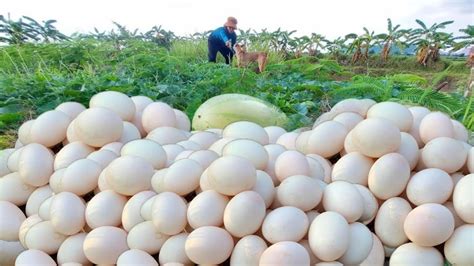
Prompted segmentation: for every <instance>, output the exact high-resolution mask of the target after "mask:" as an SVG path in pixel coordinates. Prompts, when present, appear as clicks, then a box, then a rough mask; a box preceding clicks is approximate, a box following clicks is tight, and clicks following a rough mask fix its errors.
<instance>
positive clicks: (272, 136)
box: [264, 126, 286, 144]
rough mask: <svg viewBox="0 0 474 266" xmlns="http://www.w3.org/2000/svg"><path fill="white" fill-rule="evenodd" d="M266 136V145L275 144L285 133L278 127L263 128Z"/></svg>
mask: <svg viewBox="0 0 474 266" xmlns="http://www.w3.org/2000/svg"><path fill="white" fill-rule="evenodd" d="M264 129H265V131H266V132H267V134H268V143H269V144H275V143H276V142H277V140H278V138H279V137H280V136H281V135H283V134H285V133H286V130H285V129H284V128H282V127H278V126H268V127H265V128H264Z"/></svg>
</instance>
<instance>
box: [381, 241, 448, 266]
mask: <svg viewBox="0 0 474 266" xmlns="http://www.w3.org/2000/svg"><path fill="white" fill-rule="evenodd" d="M390 265H394V266H398V265H399V266H402V265H439V266H441V265H444V260H443V256H442V255H441V253H440V252H439V251H438V250H437V249H436V248H432V247H422V246H419V245H417V244H415V243H407V244H404V245H401V246H399V247H398V248H397V249H395V251H394V252H393V254H392V256H391V257H390Z"/></svg>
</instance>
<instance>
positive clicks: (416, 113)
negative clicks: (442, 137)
mask: <svg viewBox="0 0 474 266" xmlns="http://www.w3.org/2000/svg"><path fill="white" fill-rule="evenodd" d="M408 110H410V112H411V114H412V116H413V124H412V127H411V129H410V131H409V132H408V133H410V135H412V136H413V138H415V140H416V142H417V143H418V146H419V147H423V145H424V144H425V143H424V142H423V141H422V140H421V137H420V123H421V120H423V118H424V117H425V116H426V115H427V114H429V113H430V112H431V111H430V110H429V109H428V108H426V107H421V106H412V107H410V108H408Z"/></svg>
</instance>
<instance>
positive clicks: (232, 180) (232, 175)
mask: <svg viewBox="0 0 474 266" xmlns="http://www.w3.org/2000/svg"><path fill="white" fill-rule="evenodd" d="M207 170H208V172H207V174H208V182H209V185H210V186H211V188H212V189H214V190H215V191H217V192H219V193H221V194H224V195H228V196H234V195H237V194H238V193H240V192H242V191H245V190H250V189H252V187H253V186H254V185H255V182H256V179H257V177H256V175H257V172H256V169H255V167H254V166H253V164H252V162H251V161H249V160H247V159H244V158H241V157H237V156H223V157H221V158H219V159H217V160H215V161H214V162H212V164H211V165H210V166H209V168H208V169H207Z"/></svg>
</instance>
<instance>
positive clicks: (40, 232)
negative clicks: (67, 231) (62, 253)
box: [25, 221, 67, 255]
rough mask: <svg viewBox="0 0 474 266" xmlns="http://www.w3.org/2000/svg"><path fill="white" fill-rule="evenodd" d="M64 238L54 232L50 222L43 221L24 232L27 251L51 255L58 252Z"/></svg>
mask: <svg viewBox="0 0 474 266" xmlns="http://www.w3.org/2000/svg"><path fill="white" fill-rule="evenodd" d="M66 238H67V236H65V235H63V234H60V233H58V232H56V231H55V230H54V227H53V225H52V223H51V221H43V222H39V223H37V224H35V225H33V226H31V227H30V229H29V230H28V231H27V232H26V234H25V245H26V247H27V248H28V249H38V250H41V251H44V252H46V253H47V254H49V255H51V254H55V253H56V252H58V250H59V247H60V246H61V244H62V243H63V242H64V240H66Z"/></svg>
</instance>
